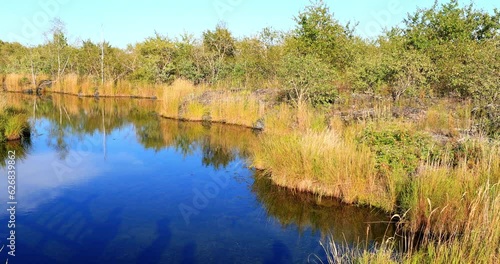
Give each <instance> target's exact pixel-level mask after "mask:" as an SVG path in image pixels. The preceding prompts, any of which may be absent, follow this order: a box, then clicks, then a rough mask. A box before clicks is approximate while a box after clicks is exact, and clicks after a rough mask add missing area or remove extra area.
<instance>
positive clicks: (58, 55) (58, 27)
mask: <svg viewBox="0 0 500 264" xmlns="http://www.w3.org/2000/svg"><path fill="white" fill-rule="evenodd" d="M52 24H53V26H52V29H51V30H50V32H49V36H46V37H47V41H48V43H47V45H46V46H47V47H48V49H49V51H50V55H51V61H50V64H51V73H52V76H56V77H57V79H56V81H58V80H60V79H61V77H62V75H63V74H64V72H65V70H66V66H67V65H68V62H69V60H70V56H69V52H68V46H69V45H68V39H67V38H66V35H65V33H64V31H65V25H64V23H63V22H62V21H61V20H60V19H57V18H56V19H54V20H53V21H52ZM50 38H51V39H50Z"/></svg>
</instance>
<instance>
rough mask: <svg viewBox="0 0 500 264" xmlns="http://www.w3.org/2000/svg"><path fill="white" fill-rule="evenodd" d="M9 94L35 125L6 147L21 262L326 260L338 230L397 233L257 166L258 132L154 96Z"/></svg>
mask: <svg viewBox="0 0 500 264" xmlns="http://www.w3.org/2000/svg"><path fill="white" fill-rule="evenodd" d="M0 96H7V97H8V100H9V104H12V105H16V106H17V107H22V108H25V109H27V110H28V111H29V113H30V115H31V116H32V117H31V123H32V130H33V133H32V139H31V140H30V141H24V142H22V143H9V144H8V145H3V146H1V148H0V150H1V151H2V152H6V151H5V149H6V148H8V149H16V155H17V159H18V163H17V175H18V176H17V177H18V178H17V180H18V181H17V187H18V189H17V200H18V205H17V211H16V257H9V263H316V257H315V256H317V257H319V258H320V259H324V258H325V253H324V251H323V249H322V248H321V246H320V243H319V242H320V241H325V237H327V236H330V235H331V236H333V237H334V238H335V240H336V241H337V242H339V243H348V244H351V245H352V244H353V243H354V242H355V241H361V242H362V243H363V244H365V240H366V239H367V243H368V244H370V243H374V242H375V241H377V240H380V239H381V238H382V237H383V235H384V233H385V232H386V229H387V224H386V221H387V220H388V219H387V216H386V215H384V214H381V213H378V212H376V211H374V210H373V209H368V208H357V207H350V206H345V205H341V204H339V203H338V202H336V201H334V200H329V199H325V198H323V199H319V198H318V197H315V196H313V195H307V194H297V193H293V192H290V191H288V190H285V189H281V188H278V187H276V186H274V185H272V184H271V182H270V181H269V180H268V179H267V178H266V177H264V176H263V175H260V174H259V173H258V172H256V171H255V170H252V169H249V168H248V166H247V160H248V157H249V155H250V153H251V151H252V147H253V146H255V144H258V136H259V135H258V134H257V133H255V132H254V131H251V130H248V129H244V128H239V127H234V126H224V125H217V124H212V125H207V124H201V123H187V122H179V121H175V120H168V119H163V118H160V117H158V116H157V114H156V112H155V110H156V108H157V107H158V106H157V105H156V104H157V103H156V102H154V101H146V100H129V99H126V100H125V99H99V100H96V99H79V98H77V97H67V96H57V95H53V96H45V97H42V98H40V97H39V98H35V97H30V96H21V95H12V94H8V95H5V94H1V95H0ZM35 104H36V107H34V105H35ZM2 155H3V154H2ZM0 170H1V174H2V175H7V172H6V168H5V167H2V168H1V169H0ZM3 178H4V180H1V182H0V190H4V191H2V192H0V206H2V207H4V208H5V209H6V208H8V207H7V199H8V197H7V191H6V190H7V182H6V177H3ZM5 209H4V210H1V211H0V239H1V240H0V247H1V244H7V243H8V241H7V240H6V238H7V236H8V235H7V232H9V230H8V228H7V222H8V217H9V215H8V212H7V211H6V210H5ZM368 226H370V228H369V229H368V231H367V227H368ZM367 236H368V237H367ZM7 251H8V250H7V248H4V250H3V252H1V253H0V258H1V259H0V261H3V259H6V258H7V257H8V255H7V254H6V252H7Z"/></svg>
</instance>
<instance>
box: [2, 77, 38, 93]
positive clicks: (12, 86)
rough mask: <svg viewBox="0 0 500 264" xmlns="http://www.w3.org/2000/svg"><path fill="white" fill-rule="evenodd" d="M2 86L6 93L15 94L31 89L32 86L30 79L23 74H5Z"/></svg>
mask: <svg viewBox="0 0 500 264" xmlns="http://www.w3.org/2000/svg"><path fill="white" fill-rule="evenodd" d="M4 85H5V88H6V89H7V91H15V92H20V91H23V90H24V89H29V88H33V87H32V86H33V85H32V84H31V78H30V77H29V76H27V75H23V74H7V75H6V76H5V79H4Z"/></svg>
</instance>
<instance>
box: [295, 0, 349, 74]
mask: <svg viewBox="0 0 500 264" xmlns="http://www.w3.org/2000/svg"><path fill="white" fill-rule="evenodd" d="M295 22H296V23H297V25H296V28H295V31H294V32H293V33H292V36H291V38H289V39H287V41H288V43H287V45H288V46H289V49H291V50H294V51H298V52H299V53H300V54H304V55H305V54H310V55H315V56H317V57H319V58H321V59H322V60H323V61H324V62H326V63H329V64H331V65H333V66H334V67H335V68H336V69H338V70H342V69H344V68H345V67H346V66H347V65H349V64H350V61H351V59H352V56H351V49H350V47H351V46H352V45H351V44H352V40H353V37H352V35H353V29H352V28H349V25H347V26H343V25H341V24H340V23H339V22H338V21H337V20H335V18H334V17H333V14H332V13H331V12H330V9H329V8H328V6H327V5H326V4H325V3H324V2H323V1H321V0H320V1H316V2H311V5H309V6H307V7H306V8H305V10H304V11H303V12H300V13H299V15H298V16H297V17H295Z"/></svg>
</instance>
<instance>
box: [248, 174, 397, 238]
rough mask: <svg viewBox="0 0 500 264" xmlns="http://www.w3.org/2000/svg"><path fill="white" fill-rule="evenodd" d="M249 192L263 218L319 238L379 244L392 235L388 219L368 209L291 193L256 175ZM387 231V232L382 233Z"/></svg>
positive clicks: (263, 176)
mask: <svg viewBox="0 0 500 264" xmlns="http://www.w3.org/2000/svg"><path fill="white" fill-rule="evenodd" d="M252 191H253V192H254V193H255V194H256V197H257V199H258V200H259V202H260V203H262V204H263V206H264V208H265V209H266V211H267V215H269V216H273V217H275V218H276V219H277V220H278V221H279V222H280V223H281V224H282V225H283V226H284V227H289V226H296V227H297V228H298V230H299V231H300V232H304V231H306V230H307V229H308V228H310V229H311V230H312V231H313V232H321V234H322V235H329V234H331V235H333V238H334V240H335V241H337V242H340V243H342V242H348V243H353V242H357V241H365V240H366V238H368V240H369V241H381V239H382V238H383V237H384V234H387V235H393V234H394V231H393V230H394V229H393V227H392V225H389V223H388V220H389V217H388V216H387V215H385V214H383V213H380V212H377V211H375V210H373V209H370V208H360V207H354V206H347V205H344V204H341V203H340V202H339V201H337V200H333V199H328V198H320V197H318V196H316V195H313V194H308V193H294V192H291V191H290V190H288V189H284V188H282V187H279V186H276V185H274V184H272V182H271V180H270V179H269V178H268V177H266V176H265V175H263V174H262V173H259V172H257V173H256V175H255V181H254V184H253V186H252ZM386 231H387V233H386Z"/></svg>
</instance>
